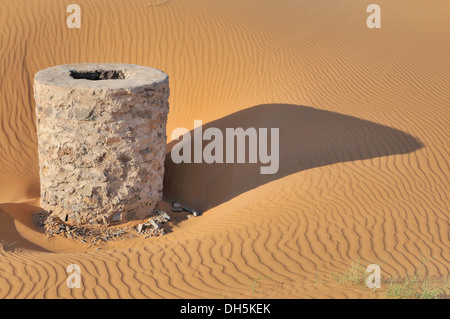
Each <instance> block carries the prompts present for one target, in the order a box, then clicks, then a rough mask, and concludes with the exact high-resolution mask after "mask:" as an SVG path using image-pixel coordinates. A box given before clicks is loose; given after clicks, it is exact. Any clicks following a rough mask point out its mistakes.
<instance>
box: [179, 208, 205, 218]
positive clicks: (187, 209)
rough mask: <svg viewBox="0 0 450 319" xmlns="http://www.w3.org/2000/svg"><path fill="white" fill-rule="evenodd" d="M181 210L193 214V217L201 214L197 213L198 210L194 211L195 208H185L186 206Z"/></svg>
mask: <svg viewBox="0 0 450 319" xmlns="http://www.w3.org/2000/svg"><path fill="white" fill-rule="evenodd" d="M183 210H184V211H185V212H188V213H189V214H191V215H192V216H194V217H198V216H200V215H201V213H199V212H198V211H196V210H195V209H190V208H187V207H183Z"/></svg>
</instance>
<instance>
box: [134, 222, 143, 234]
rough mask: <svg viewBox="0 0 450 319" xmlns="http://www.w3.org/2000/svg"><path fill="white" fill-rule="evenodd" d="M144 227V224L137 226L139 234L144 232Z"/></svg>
mask: <svg viewBox="0 0 450 319" xmlns="http://www.w3.org/2000/svg"><path fill="white" fill-rule="evenodd" d="M143 227H144V225H142V224H139V225H137V228H136V230H137V232H138V233H140V232H141V231H142V228H143Z"/></svg>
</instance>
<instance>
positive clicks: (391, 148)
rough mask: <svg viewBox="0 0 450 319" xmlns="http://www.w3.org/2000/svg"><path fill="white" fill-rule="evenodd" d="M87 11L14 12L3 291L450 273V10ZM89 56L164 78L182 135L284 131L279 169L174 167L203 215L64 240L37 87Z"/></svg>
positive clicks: (283, 5)
mask: <svg viewBox="0 0 450 319" xmlns="http://www.w3.org/2000/svg"><path fill="white" fill-rule="evenodd" d="M77 3H78V4H80V5H81V7H82V10H83V12H82V28H81V29H80V30H69V29H67V28H66V26H65V19H66V16H67V14H66V13H65V6H66V5H67V4H66V3H65V2H64V1H58V0H41V1H26V0H0V5H1V10H0V32H1V34H0V39H1V41H0V241H1V242H2V247H3V250H1V249H0V298H14V297H26V298H42V297H62V298H73V297H87V298H95V297H122V298H128V297H133V298H147V297H151V298H158V297H182V298H184V297H212V298H227V297H275V298H299V297H300V298H310V297H326V298H328V297H352V298H353V297H367V298H372V297H380V296H383V294H382V293H375V294H374V293H373V292H371V291H369V290H368V289H365V288H354V287H342V286H340V285H338V284H337V283H336V282H334V281H333V280H332V279H330V277H329V274H330V272H332V271H337V272H342V271H345V270H347V269H348V268H349V266H350V264H351V262H352V260H354V259H356V258H358V256H360V257H361V258H362V260H364V262H363V264H364V265H367V264H369V263H378V264H380V265H381V264H382V272H383V278H385V279H386V278H387V277H389V276H391V275H392V276H406V275H408V276H410V275H413V274H415V273H418V272H419V271H420V274H421V275H423V276H426V277H427V278H434V279H442V280H443V279H445V278H447V277H448V276H449V258H450V253H449V246H450V245H449V202H450V201H449V194H450V192H449V176H450V175H449V151H450V147H449V143H448V141H449V140H450V136H449V132H450V130H449V128H450V126H449V115H450V114H449V113H450V112H449V109H450V63H449V56H450V44H449V42H448V39H449V38H450V24H449V19H448V17H449V16H450V4H449V3H448V2H446V1H438V0H431V1H429V0H427V1H425V0H420V1H419V0H408V1H407V0H401V1H382V0H379V1H378V2H377V3H378V4H379V5H381V7H382V28H381V29H379V30H369V29H368V28H367V27H366V26H365V19H366V17H367V15H368V14H367V13H366V12H365V11H366V10H365V8H366V6H367V5H368V4H369V3H372V2H371V1H360V0H345V1H333V0H320V1H319V0H315V1H307V0H286V1H277V2H274V1H269V0H258V1H253V0H248V1H242V0H220V1H219V0H217V1H211V0H189V1H188V0H169V1H162V0H161V1H144V0H143V1H118V0H108V1H106V0H105V1H100V0H97V1H84V0H79V1H77ZM155 4H159V5H155ZM76 62H125V63H136V64H142V65H148V66H152V67H156V68H159V69H162V70H164V71H166V72H167V73H168V74H169V75H170V84H171V98H170V107H171V110H170V115H169V122H168V135H169V138H170V134H171V132H172V130H173V129H175V128H177V127H186V128H188V129H192V128H193V123H194V122H193V121H194V119H201V120H203V123H205V124H206V123H208V125H209V126H215V127H222V128H225V127H230V126H231V127H235V126H237V125H242V126H256V127H280V136H281V145H280V151H281V152H282V154H281V158H280V170H279V172H278V173H277V174H276V175H274V176H261V175H259V174H258V171H257V169H258V167H259V166H254V165H237V164H236V165H233V164H229V165H214V166H208V165H206V164H202V165H200V164H196V165H174V164H173V163H170V161H168V162H167V175H166V185H165V193H166V196H167V197H168V198H171V199H177V200H180V201H183V202H185V203H187V204H190V205H193V206H195V207H197V208H202V209H206V210H207V211H206V213H205V214H204V216H203V217H201V218H197V219H189V220H184V221H181V222H178V223H176V224H175V225H173V228H172V230H173V232H172V233H170V234H169V235H167V236H164V237H162V238H157V239H152V240H145V241H144V240H140V239H131V240H129V241H126V242H124V241H121V242H118V243H114V244H111V245H109V246H108V247H105V248H103V249H102V250H99V251H96V250H95V249H94V248H89V249H87V248H86V246H85V245H82V244H79V243H73V242H72V241H70V240H67V239H52V240H50V241H48V240H47V239H45V238H44V237H43V236H42V235H41V234H39V233H38V232H37V231H36V230H35V229H34V228H33V226H32V225H31V222H30V214H31V213H32V212H33V211H34V210H35V209H36V206H37V205H38V196H39V177H38V167H37V152H36V149H37V140H36V134H35V125H34V99H33V96H32V78H33V76H34V74H35V72H37V71H38V70H40V69H43V68H46V67H49V66H52V65H57V64H63V63H76ZM172 145H173V143H172V144H170V146H172ZM424 258H432V259H431V260H429V261H428V262H427V263H426V264H425V267H421V264H422V261H423V259H424ZM72 263H76V264H78V265H80V266H81V268H82V276H83V277H82V278H83V282H82V284H83V289H74V290H70V289H68V288H67V286H66V278H67V274H66V267H67V265H69V264H72Z"/></svg>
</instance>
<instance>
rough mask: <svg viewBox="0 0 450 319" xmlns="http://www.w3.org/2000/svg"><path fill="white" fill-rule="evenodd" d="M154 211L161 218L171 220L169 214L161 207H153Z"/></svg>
mask: <svg viewBox="0 0 450 319" xmlns="http://www.w3.org/2000/svg"><path fill="white" fill-rule="evenodd" d="M155 213H157V214H158V215H160V216H162V217H163V218H165V219H166V220H171V218H170V216H169V215H167V213H166V212H165V211H163V210H161V209H158V208H157V209H155Z"/></svg>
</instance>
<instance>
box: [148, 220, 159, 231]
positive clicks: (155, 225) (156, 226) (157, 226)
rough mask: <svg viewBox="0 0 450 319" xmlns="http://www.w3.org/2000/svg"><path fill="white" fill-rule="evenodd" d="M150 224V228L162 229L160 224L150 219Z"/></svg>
mask: <svg viewBox="0 0 450 319" xmlns="http://www.w3.org/2000/svg"><path fill="white" fill-rule="evenodd" d="M150 224H152V226H153V227H154V228H155V229H160V228H161V227H162V225H161V224H160V223H158V222H157V221H155V220H154V219H150Z"/></svg>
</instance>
